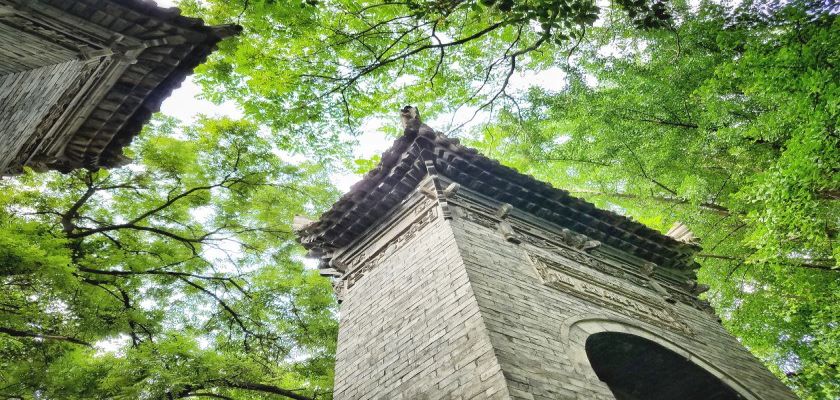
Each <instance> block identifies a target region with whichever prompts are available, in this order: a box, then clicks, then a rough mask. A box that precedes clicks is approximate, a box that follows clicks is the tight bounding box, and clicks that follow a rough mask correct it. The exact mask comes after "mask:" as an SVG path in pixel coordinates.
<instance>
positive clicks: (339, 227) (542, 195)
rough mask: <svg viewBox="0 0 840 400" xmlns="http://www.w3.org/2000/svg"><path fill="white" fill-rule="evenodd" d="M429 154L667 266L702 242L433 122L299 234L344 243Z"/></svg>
mask: <svg viewBox="0 0 840 400" xmlns="http://www.w3.org/2000/svg"><path fill="white" fill-rule="evenodd" d="M425 160H432V161H433V162H434V165H435V169H436V170H437V172H438V174H441V175H444V176H446V177H447V178H449V179H451V180H453V181H455V182H457V183H459V184H461V185H463V187H467V188H469V189H472V190H474V191H476V192H478V193H481V194H483V195H485V196H488V197H490V198H493V199H495V200H497V201H499V202H503V203H509V204H511V205H512V206H513V207H515V208H517V209H520V210H522V211H525V212H528V213H530V214H532V215H535V216H537V217H540V218H543V219H545V220H548V221H550V222H552V223H555V224H557V225H559V226H561V227H564V228H568V229H571V230H573V231H575V232H577V233H580V234H584V235H587V236H589V237H590V238H592V239H595V240H598V241H600V242H602V243H604V244H606V245H609V246H612V247H615V248H617V249H620V250H623V251H626V252H628V253H630V254H633V255H635V256H637V257H640V258H642V259H645V260H647V261H651V262H654V263H656V264H658V265H660V266H663V267H671V268H687V267H691V266H693V264H694V263H693V262H691V256H692V254H693V253H694V252H695V251H696V250H697V247H696V246H694V245H691V244H687V243H682V242H678V241H676V240H674V239H673V238H671V237H668V236H666V235H663V234H662V233H660V232H658V231H656V230H653V229H651V228H648V227H647V226H645V225H643V224H640V223H638V222H635V221H632V220H631V219H629V218H626V217H624V216H621V215H618V214H615V213H613V212H610V211H606V210H601V209H599V208H597V207H595V206H594V205H593V204H591V203H588V202H586V201H584V200H582V199H579V198H576V197H573V196H571V195H570V194H569V192H567V191H565V190H562V189H558V188H554V187H552V186H551V185H550V184H548V183H545V182H541V181H538V180H536V179H534V178H533V177H531V176H529V175H525V174H521V173H519V172H517V171H516V170H514V169H513V168H510V167H506V166H504V165H502V164H500V163H499V162H498V161H496V160H492V159H490V158H487V157H485V156H483V155H482V154H480V153H479V152H478V151H476V150H475V149H472V148H469V147H466V146H463V145H461V144H460V143H459V142H458V140H457V139H450V138H447V137H446V136H444V135H443V134H441V133H438V132H435V131H434V130H433V129H431V128H429V127H428V126H426V125H423V124H421V123H419V120H418V121H417V123H414V124H412V123H409V124H407V127H406V129H405V132H404V134H403V136H402V137H400V138H399V139H397V140H396V141H395V142H394V144H393V146H392V147H391V148H390V149H389V150H387V151H386V152H385V153H384V154H383V155H382V160H381V162H380V163H379V165H378V166H377V167H376V168H374V169H373V170H371V171H370V172H368V173H367V174H366V175H365V177H364V178H363V179H362V180H361V181H360V182H358V183H356V184H355V185H354V186H353V187H352V188H351V189H350V191H349V192H348V193H346V194H345V195H344V196H342V197H341V199H339V200H338V202H336V203H335V204H334V205H333V207H332V208H331V209H330V210H328V211H327V212H325V213H324V214H323V215H322V216H321V218H320V219H319V220H318V221H315V222H313V223H311V224H309V225H307V226H305V227H303V228H302V229H301V230H300V231H299V232H298V235H299V237H300V240H301V243H302V244H303V246H304V247H306V248H307V249H309V250H310V253H311V254H312V255H314V256H321V255H324V254H326V253H329V252H330V251H332V250H334V249H339V248H342V247H344V246H346V245H348V244H350V243H351V242H353V241H354V240H355V239H356V238H358V237H359V235H361V234H362V233H363V232H365V230H367V229H368V228H369V227H371V226H372V225H374V224H375V223H376V222H377V221H380V220H381V218H382V217H383V216H384V215H385V214H386V213H387V212H388V211H389V210H391V209H392V208H393V207H395V206H396V205H398V204H399V203H400V202H401V201H402V200H403V199H405V198H406V197H407V196H408V195H409V194H410V193H411V192H412V191H413V190H414V189H415V188H416V187H417V185H418V184H419V183H420V181H421V180H422V179H423V178H424V177H425V176H426V173H427V172H426V168H425V167H424V161H425Z"/></svg>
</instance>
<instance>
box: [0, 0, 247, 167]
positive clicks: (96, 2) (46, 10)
mask: <svg viewBox="0 0 840 400" xmlns="http://www.w3.org/2000/svg"><path fill="white" fill-rule="evenodd" d="M239 30H240V28H239V27H238V26H207V25H205V24H204V23H203V22H202V21H201V20H199V19H193V18H187V17H184V16H181V15H180V11H179V10H178V9H177V8H169V9H164V8H160V7H158V6H157V5H155V3H154V2H153V1H151V0H0V175H9V174H16V173H20V172H21V171H22V169H23V167H24V166H29V167H32V168H35V169H38V170H44V169H56V170H59V171H65V172H66V171H69V170H72V169H75V168H90V169H96V168H99V167H113V166H117V165H121V164H123V163H124V162H125V161H126V159H125V157H123V155H122V148H123V147H124V146H125V145H127V144H128V143H129V142H130V141H131V139H132V138H133V137H134V136H136V135H137V134H138V133H139V132H140V130H141V129H142V127H143V124H145V123H146V122H147V121H148V120H149V118H150V116H151V115H152V113H154V112H156V111H158V109H159V108H160V105H161V103H162V102H163V100H164V99H166V97H168V96H169V94H170V93H171V92H172V90H173V89H175V88H176V87H178V86H179V85H180V84H181V82H182V81H183V80H184V78H186V77H187V75H189V74H191V73H192V71H193V69H194V68H195V67H196V66H197V65H199V64H200V63H202V62H203V61H204V60H205V59H206V57H207V55H208V54H210V52H212V51H213V50H214V48H215V46H216V44H217V43H218V42H219V41H220V40H222V39H223V38H225V37H227V36H230V35H232V34H235V33H237V32H239Z"/></svg>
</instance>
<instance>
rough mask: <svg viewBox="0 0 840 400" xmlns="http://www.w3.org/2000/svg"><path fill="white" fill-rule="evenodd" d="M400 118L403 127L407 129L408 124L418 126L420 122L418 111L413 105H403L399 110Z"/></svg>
mask: <svg viewBox="0 0 840 400" xmlns="http://www.w3.org/2000/svg"><path fill="white" fill-rule="evenodd" d="M400 119H401V120H402V126H403V129H408V128H409V126H414V125H415V124H416V126H419V125H420V124H421V123H422V122H421V121H420V111H419V110H418V109H417V107H414V106H405V107H403V108H402V110H400ZM415 121H416V122H415Z"/></svg>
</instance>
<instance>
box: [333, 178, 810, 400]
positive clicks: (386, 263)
mask: <svg viewBox="0 0 840 400" xmlns="http://www.w3.org/2000/svg"><path fill="white" fill-rule="evenodd" d="M423 184H428V181H426V182H425V183H422V184H421V185H423ZM413 196H414V197H415V199H414V200H411V201H409V200H406V201H405V202H403V205H402V206H401V207H402V209H400V210H397V211H395V212H393V213H391V216H390V217H389V218H387V219H385V220H383V221H381V222H380V224H379V228H374V229H373V230H372V231H370V232H367V233H365V234H363V235H362V237H361V238H360V239H359V240H358V241H357V242H356V243H354V244H351V245H350V246H349V247H348V248H347V249H344V250H343V251H342V252H340V255H339V256H338V257H337V259H338V260H339V262H343V263H345V264H347V265H349V267H348V268H347V271H349V272H348V273H347V274H346V275H345V278H344V280H345V281H346V282H342V284H344V285H345V288H344V289H342V290H340V292H341V294H342V297H343V299H344V301H343V303H342V305H341V323H340V332H339V341H338V352H337V356H336V358H337V359H336V380H335V398H336V399H338V400H344V399H533V400H548V399H595V400H598V399H605V400H606V399H613V398H614V397H613V394H612V392H611V391H610V389H609V388H608V387H607V386H606V384H604V383H603V382H601V381H600V380H599V379H598V377H597V376H596V375H595V373H594V371H593V370H592V367H591V366H590V365H589V361H588V358H587V355H586V352H585V350H584V343H585V341H586V338H587V337H588V336H589V335H590V334H593V333H597V332H604V331H609V332H623V333H629V334H633V335H637V336H641V337H643V338H646V339H648V340H651V341H654V342H656V343H657V344H660V345H662V346H663V347H666V348H667V349H669V350H671V351H673V352H675V353H677V354H679V355H681V356H683V357H685V358H686V359H688V360H691V361H692V362H694V363H695V364H696V365H699V366H700V367H702V368H703V369H705V370H706V371H707V372H709V373H710V374H712V375H714V376H716V377H717V378H719V379H720V380H721V381H722V382H724V383H726V384H727V385H728V386H730V387H731V388H733V389H734V390H736V391H738V392H739V393H740V394H741V395H742V396H743V397H744V398H746V399H752V400H764V399H795V397H794V395H793V394H792V393H791V392H790V391H789V390H788V389H787V388H786V387H785V386H784V385H783V384H782V383H781V382H779V381H778V380H777V379H776V378H775V377H774V376H773V375H772V374H771V373H770V372H769V371H768V370H767V369H766V368H765V367H764V366H763V365H762V364H761V363H760V362H759V361H758V360H757V359H756V358H755V357H753V356H752V355H751V354H750V353H749V352H748V351H747V350H746V349H745V348H743V346H741V345H740V343H739V342H738V341H737V340H736V339H735V338H734V337H733V336H731V335H729V334H728V333H727V332H726V331H725V330H724V329H723V327H722V326H721V325H720V323H719V322H717V318H716V317H715V316H714V315H712V314H710V313H709V312H708V311H704V310H702V307H700V308H698V307H696V306H693V305H692V304H688V302H686V301H671V302H670V303H666V302H665V300H663V297H659V298H656V294H655V293H654V292H652V289H650V288H642V287H640V286H638V285H636V284H635V283H632V282H630V281H624V280H623V279H622V278H618V277H615V276H607V275H605V274H604V273H603V272H599V271H596V270H594V269H592V268H589V267H588V266H586V265H583V264H582V263H581V262H578V261H573V260H572V259H570V258H569V254H572V253H575V252H577V253H581V254H583V252H582V251H581V250H576V249H571V248H565V250H563V251H560V250H559V249H560V246H556V249H555V250H556V251H555V250H552V248H551V247H544V248H540V246H536V245H533V243H539V242H540V240H542V239H553V238H552V237H551V236H552V235H551V234H549V233H547V232H549V230H548V229H547V230H546V231H545V232H546V233H545V236H546V237H545V238H539V237H534V238H531V240H524V241H523V240H511V235H510V232H512V230H511V229H512V228H507V229H506V230H501V231H500V230H499V229H497V228H496V227H494V224H496V223H498V220H499V218H495V219H494V218H493V217H492V207H496V206H499V205H498V204H495V205H490V206H491V208H489V210H491V211H490V214H485V216H483V217H480V216H479V215H478V214H479V213H481V212H484V211H482V210H475V209H472V208H475V207H472V206H470V207H462V206H461V204H462V203H463V204H467V205H468V203H469V202H462V201H461V200H462V199H466V198H468V197H471V196H472V195H471V194H470V192H469V191H465V190H461V191H460V192H458V196H456V197H453V198H452V199H447V200H450V201H449V202H448V204H447V203H446V202H443V203H438V202H435V201H432V200H429V199H425V198H424V197H423V196H422V195H420V194H418V193H417V192H415V194H414V195H413ZM416 197H420V198H422V199H423V200H420V201H418V200H416ZM430 197H431V196H430ZM485 203H486V202H485ZM441 207H447V208H448V209H449V210H448V212H449V213H451V214H452V216H453V217H452V219H444V218H443V208H441ZM471 207H472V208H471ZM426 209H428V211H424V210H426ZM485 211H486V210H485ZM488 215H490V216H488ZM482 221H483V222H482ZM488 221H489V222H488ZM494 221H495V222H494ZM514 222H516V221H514ZM514 231H515V230H514ZM535 231H536V230H535ZM518 234H520V235H521V234H522V232H518ZM513 242H518V243H513ZM590 254H592V257H605V256H603V254H607V253H606V250H604V252H603V253H601V252H597V251H596V252H592V253H590ZM613 262H614V260H613ZM354 271H355V272H354ZM564 271H565V272H564ZM567 272H570V273H571V272H574V273H573V274H572V275H569V276H566V275H564V274H566V273H567ZM573 275H574V276H573ZM662 283H663V285H665V282H664V281H663V282H662ZM563 285H567V286H563ZM575 285H578V286H579V287H581V288H586V290H578V289H575V287H577V286H575ZM634 285H635V286H634ZM604 288H607V289H609V288H614V289H615V290H614V292H610V291H609V290H606V289H604ZM669 290H671V289H669ZM648 297H650V298H651V299H652V300H646V298H648ZM646 304H654V306H653V307H654V308H646V307H649V306H648V305H646Z"/></svg>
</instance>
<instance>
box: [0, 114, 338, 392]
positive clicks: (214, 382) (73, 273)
mask: <svg viewBox="0 0 840 400" xmlns="http://www.w3.org/2000/svg"><path fill="white" fill-rule="evenodd" d="M130 151H131V152H132V153H133V155H134V157H135V159H136V163H135V164H134V165H132V166H131V167H128V168H122V169H116V170H112V171H104V170H102V171H98V172H90V171H77V172H74V173H72V174H69V175H60V174H55V173H53V174H28V175H25V176H22V177H19V178H17V179H13V180H8V179H7V180H3V181H0V185H2V191H0V193H2V195H0V279H2V284H3V290H2V291H0V321H2V322H0V351H2V357H0V382H2V384H0V395H2V396H5V397H7V398H55V399H59V398H60V399H71V398H97V399H100V398H125V399H138V398H153V399H157V398H170V399H174V398H183V397H190V396H196V397H198V396H210V397H218V398H277V396H278V395H283V396H285V397H288V398H299V399H308V398H312V397H313V396H315V395H318V396H319V398H328V397H329V395H328V394H327V393H329V391H330V390H331V386H332V382H331V379H332V378H331V377H332V363H333V353H334V347H335V343H334V341H335V333H336V332H335V331H336V324H335V319H334V312H335V309H334V300H333V297H332V291H331V288H330V286H329V284H328V283H326V282H325V281H324V280H323V279H322V278H320V277H319V276H318V274H317V272H315V271H312V270H306V269H304V268H303V266H302V264H301V263H300V262H299V257H300V256H301V253H300V251H299V249H298V247H297V246H296V244H295V242H294V238H293V235H292V233H291V231H290V227H289V223H290V221H291V218H292V216H293V215H295V214H306V213H311V212H313V211H315V210H317V209H320V208H322V207H323V205H324V204H325V203H326V202H327V201H328V200H329V199H331V198H332V197H334V193H333V192H332V191H330V190H329V189H328V188H329V187H330V186H329V184H328V183H327V182H326V176H325V174H324V171H323V169H322V168H320V167H318V166H315V165H306V164H299V165H291V164H288V163H285V162H283V161H281V158H280V157H278V156H277V154H276V153H277V152H276V151H275V147H274V146H272V145H271V142H270V140H267V138H266V137H265V136H264V135H261V134H259V132H258V130H257V129H256V126H254V125H251V124H247V123H244V122H235V121H230V120H203V121H201V122H200V123H198V124H197V125H196V126H194V127H191V128H187V129H184V130H180V129H177V123H176V121H173V120H169V119H163V120H161V121H159V123H157V124H156V126H154V127H153V128H151V129H147V130H146V131H145V132H143V135H141V139H140V140H139V142H138V143H136V144H135V145H133V146H132V147H131V148H130Z"/></svg>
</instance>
